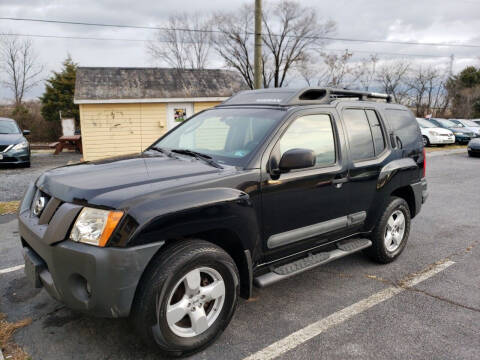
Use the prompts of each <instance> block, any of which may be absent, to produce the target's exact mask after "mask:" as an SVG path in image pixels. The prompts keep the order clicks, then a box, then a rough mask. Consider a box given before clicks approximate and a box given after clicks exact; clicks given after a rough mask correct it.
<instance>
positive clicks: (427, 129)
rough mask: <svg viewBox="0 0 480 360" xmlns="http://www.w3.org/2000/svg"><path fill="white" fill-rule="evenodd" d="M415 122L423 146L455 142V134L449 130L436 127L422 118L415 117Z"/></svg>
mask: <svg viewBox="0 0 480 360" xmlns="http://www.w3.org/2000/svg"><path fill="white" fill-rule="evenodd" d="M417 122H418V125H419V126H420V131H421V132H422V138H423V146H430V145H445V144H454V143H455V135H453V133H452V132H451V131H450V130H448V129H444V128H442V127H438V126H436V125H435V124H433V123H431V122H430V121H428V120H426V119H423V118H417Z"/></svg>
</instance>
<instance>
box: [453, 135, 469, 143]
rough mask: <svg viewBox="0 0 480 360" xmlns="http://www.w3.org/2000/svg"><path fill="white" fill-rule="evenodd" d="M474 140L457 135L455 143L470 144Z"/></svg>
mask: <svg viewBox="0 0 480 360" xmlns="http://www.w3.org/2000/svg"><path fill="white" fill-rule="evenodd" d="M471 139H472V138H471V137H470V136H467V135H455V141H456V142H458V143H460V144H465V143H468V142H469V141H470V140H471Z"/></svg>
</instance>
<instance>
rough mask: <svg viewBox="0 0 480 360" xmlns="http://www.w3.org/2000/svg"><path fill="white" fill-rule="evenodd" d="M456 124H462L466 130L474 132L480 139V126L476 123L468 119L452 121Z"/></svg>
mask: <svg viewBox="0 0 480 360" xmlns="http://www.w3.org/2000/svg"><path fill="white" fill-rule="evenodd" d="M451 120H452V121H454V122H456V123H460V124H462V125H463V126H464V127H465V129H467V130H469V131H471V132H473V133H474V134H475V136H476V137H480V124H477V123H476V122H475V121H472V120H467V119H451Z"/></svg>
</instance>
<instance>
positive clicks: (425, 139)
mask: <svg viewBox="0 0 480 360" xmlns="http://www.w3.org/2000/svg"><path fill="white" fill-rule="evenodd" d="M422 138H423V146H424V147H427V146H430V140H428V137H426V136H422Z"/></svg>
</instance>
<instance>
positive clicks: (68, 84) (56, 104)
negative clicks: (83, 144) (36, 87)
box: [40, 56, 80, 124]
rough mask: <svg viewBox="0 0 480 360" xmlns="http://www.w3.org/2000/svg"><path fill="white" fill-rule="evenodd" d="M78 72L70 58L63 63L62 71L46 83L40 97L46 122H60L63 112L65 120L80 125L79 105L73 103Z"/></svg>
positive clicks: (54, 74)
mask: <svg viewBox="0 0 480 360" xmlns="http://www.w3.org/2000/svg"><path fill="white" fill-rule="evenodd" d="M76 72H77V64H76V63H74V62H73V60H72V59H71V58H70V56H69V57H67V59H66V60H65V61H64V62H63V69H62V71H60V72H55V71H54V72H53V75H52V76H51V77H50V78H49V79H48V80H47V81H46V86H45V93H44V94H43V95H42V96H41V97H40V101H41V102H42V116H43V117H44V119H45V120H48V121H60V112H61V114H62V115H61V116H62V117H63V118H74V119H75V122H76V123H77V124H78V123H79V120H80V113H79V110H78V105H75V104H74V103H73V96H74V93H75V75H76Z"/></svg>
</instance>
